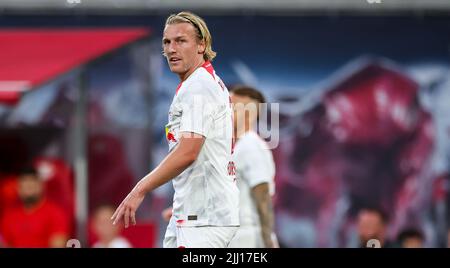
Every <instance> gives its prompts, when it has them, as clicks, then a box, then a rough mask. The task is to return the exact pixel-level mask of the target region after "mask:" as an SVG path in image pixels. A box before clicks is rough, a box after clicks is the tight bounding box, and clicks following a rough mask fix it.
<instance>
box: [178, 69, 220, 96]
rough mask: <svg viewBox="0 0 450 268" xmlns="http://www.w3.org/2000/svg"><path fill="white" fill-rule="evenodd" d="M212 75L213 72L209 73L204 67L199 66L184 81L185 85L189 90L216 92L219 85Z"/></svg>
mask: <svg viewBox="0 0 450 268" xmlns="http://www.w3.org/2000/svg"><path fill="white" fill-rule="evenodd" d="M214 75H215V73H209V72H208V71H207V70H206V69H205V68H203V67H200V68H198V69H197V70H195V72H193V73H192V75H191V76H190V77H189V78H188V79H187V80H186V81H185V83H184V84H185V87H187V88H189V90H190V91H191V92H199V93H200V92H201V93H203V94H205V93H207V92H209V93H216V92H217V87H218V86H219V85H218V84H217V82H216V80H215V78H214Z"/></svg>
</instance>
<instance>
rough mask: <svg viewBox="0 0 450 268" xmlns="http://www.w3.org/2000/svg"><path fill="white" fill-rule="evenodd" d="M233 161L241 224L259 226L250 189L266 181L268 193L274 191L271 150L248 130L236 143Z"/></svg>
mask: <svg viewBox="0 0 450 268" xmlns="http://www.w3.org/2000/svg"><path fill="white" fill-rule="evenodd" d="M234 162H235V163H236V172H237V173H236V174H237V180H238V188H239V192H240V198H239V199H240V200H239V202H240V204H239V210H240V223H241V226H259V225H260V222H259V215H258V212H257V208H256V206H255V203H254V201H253V199H252V196H251V189H252V188H253V187H255V186H256V185H258V184H261V183H268V184H269V191H270V195H273V194H274V193H275V184H274V177H275V163H274V161H273V156H272V152H271V151H270V149H269V148H268V146H267V144H266V142H265V141H263V140H262V139H261V138H260V137H259V136H258V134H257V133H255V132H253V131H249V132H247V133H245V134H244V135H243V136H242V137H240V138H239V140H238V141H237V143H236V147H235V149H234Z"/></svg>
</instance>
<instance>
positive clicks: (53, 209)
mask: <svg viewBox="0 0 450 268" xmlns="http://www.w3.org/2000/svg"><path fill="white" fill-rule="evenodd" d="M17 194H18V197H19V200H20V202H19V204H17V205H13V206H11V207H9V208H5V211H4V212H5V213H4V214H3V217H2V221H1V225H0V226H1V233H2V234H3V239H4V242H5V246H7V247H42V248H46V247H65V245H66V242H67V239H68V232H69V223H68V219H67V216H66V215H65V213H64V211H63V210H62V209H61V208H60V207H58V205H56V204H55V203H52V201H49V200H48V199H47V198H46V197H45V193H44V182H43V181H42V179H41V178H40V177H39V176H38V174H37V173H36V171H35V170H34V169H32V168H28V169H26V170H24V171H22V172H21V174H20V175H19V177H18V183H17Z"/></svg>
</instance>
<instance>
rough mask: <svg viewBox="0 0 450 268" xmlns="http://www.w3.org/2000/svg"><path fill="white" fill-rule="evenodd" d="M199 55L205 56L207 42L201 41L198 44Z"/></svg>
mask: <svg viewBox="0 0 450 268" xmlns="http://www.w3.org/2000/svg"><path fill="white" fill-rule="evenodd" d="M197 47H198V54H204V53H205V50H206V45H205V40H200V41H199V42H198V46H197Z"/></svg>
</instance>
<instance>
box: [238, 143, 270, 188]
mask: <svg viewBox="0 0 450 268" xmlns="http://www.w3.org/2000/svg"><path fill="white" fill-rule="evenodd" d="M269 154H271V152H270V151H269V150H265V149H262V150H249V151H247V152H246V156H245V164H244V166H243V169H244V170H243V178H242V179H244V180H246V181H247V183H248V185H249V186H250V187H251V188H253V187H255V186H256V185H258V184H261V183H269V184H270V183H271V182H272V180H273V176H274V175H275V174H274V173H275V170H274V164H273V161H272V156H271V155H269Z"/></svg>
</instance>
